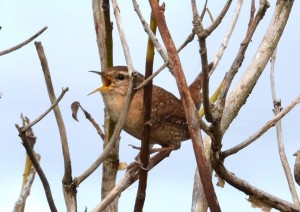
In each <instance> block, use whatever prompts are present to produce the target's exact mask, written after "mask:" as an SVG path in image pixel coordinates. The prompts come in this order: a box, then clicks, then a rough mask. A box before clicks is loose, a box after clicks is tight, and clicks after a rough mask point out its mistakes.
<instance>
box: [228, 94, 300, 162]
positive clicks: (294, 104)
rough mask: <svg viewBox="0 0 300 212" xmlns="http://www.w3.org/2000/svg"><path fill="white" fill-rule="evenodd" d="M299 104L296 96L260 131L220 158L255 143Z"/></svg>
mask: <svg viewBox="0 0 300 212" xmlns="http://www.w3.org/2000/svg"><path fill="white" fill-rule="evenodd" d="M299 102H300V95H299V96H297V98H295V99H294V100H293V101H292V102H291V103H290V104H289V105H288V106H287V107H286V108H284V109H283V110H281V111H280V113H278V114H277V115H276V116H275V117H274V118H273V119H271V120H270V121H268V122H267V123H266V124H265V125H264V126H263V127H262V128H261V129H260V130H258V131H257V132H256V133H254V134H253V135H252V136H250V137H249V138H248V139H246V140H245V141H243V142H242V143H240V144H238V145H237V146H235V147H233V148H231V149H228V150H226V151H224V152H223V153H222V157H223V158H226V157H228V156H229V155H232V154H235V153H237V152H238V151H240V150H241V149H243V148H245V147H247V146H248V145H250V144H251V143H253V142H254V141H256V140H257V139H258V138H259V137H260V136H262V135H263V134H264V133H265V132H267V131H268V130H269V129H270V128H271V127H274V126H275V124H276V123H277V122H278V121H279V120H280V119H282V118H283V117H284V116H285V115H286V114H287V113H288V112H290V111H291V110H292V109H293V108H294V107H295V106H296V105H297V104H298V103H299Z"/></svg>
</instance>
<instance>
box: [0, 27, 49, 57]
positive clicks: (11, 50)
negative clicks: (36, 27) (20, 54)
mask: <svg viewBox="0 0 300 212" xmlns="http://www.w3.org/2000/svg"><path fill="white" fill-rule="evenodd" d="M46 29H48V27H44V28H43V29H41V30H40V31H38V32H37V33H36V34H34V35H33V36H32V37H30V38H28V39H27V40H25V41H24V42H22V43H20V44H18V45H16V46H14V47H12V48H10V49H6V50H4V51H1V52H0V56H2V55H5V54H8V53H11V52H13V51H16V50H18V49H20V48H22V47H23V46H25V45H26V44H28V43H30V42H31V41H33V40H34V39H36V38H37V37H38V36H40V35H41V34H42V33H43V32H44V31H45V30H46Z"/></svg>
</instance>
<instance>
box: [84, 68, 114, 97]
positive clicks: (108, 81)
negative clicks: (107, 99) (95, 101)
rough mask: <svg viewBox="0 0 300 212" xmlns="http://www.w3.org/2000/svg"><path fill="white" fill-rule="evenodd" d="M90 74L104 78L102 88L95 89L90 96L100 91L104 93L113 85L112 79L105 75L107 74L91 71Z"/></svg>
mask: <svg viewBox="0 0 300 212" xmlns="http://www.w3.org/2000/svg"><path fill="white" fill-rule="evenodd" d="M90 72H92V73H95V74H99V75H100V76H101V78H102V82H103V85H102V86H101V87H99V88H97V89H95V90H94V91H92V92H91V93H89V94H88V96H89V95H91V94H93V93H96V92H98V91H99V92H103V91H105V90H107V89H108V88H109V86H110V85H111V79H110V78H109V77H108V76H107V75H106V74H105V72H99V71H90Z"/></svg>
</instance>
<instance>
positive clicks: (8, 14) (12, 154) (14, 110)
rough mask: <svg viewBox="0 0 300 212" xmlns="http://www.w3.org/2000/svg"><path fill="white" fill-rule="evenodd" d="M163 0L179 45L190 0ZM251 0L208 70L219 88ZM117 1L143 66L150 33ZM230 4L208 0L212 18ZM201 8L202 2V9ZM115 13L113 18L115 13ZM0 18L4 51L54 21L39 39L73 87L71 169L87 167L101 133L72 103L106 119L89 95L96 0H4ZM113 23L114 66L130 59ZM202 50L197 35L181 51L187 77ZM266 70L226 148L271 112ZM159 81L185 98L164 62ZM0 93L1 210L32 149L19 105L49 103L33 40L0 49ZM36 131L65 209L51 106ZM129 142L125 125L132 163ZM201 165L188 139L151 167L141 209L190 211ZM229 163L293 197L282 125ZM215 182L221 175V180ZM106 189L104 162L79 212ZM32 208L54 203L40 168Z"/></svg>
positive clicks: (287, 88)
mask: <svg viewBox="0 0 300 212" xmlns="http://www.w3.org/2000/svg"><path fill="white" fill-rule="evenodd" d="M143 2H144V1H143ZM165 2H166V12H165V13H166V17H167V23H168V26H169V29H170V31H171V34H172V36H173V39H174V41H175V43H176V45H177V46H179V45H180V44H181V43H182V42H183V41H184V40H185V39H186V37H187V36H188V35H189V34H190V32H191V29H192V13H191V6H190V1H186V2H184V3H182V1H180V2H179V1H171V0H166V1H165ZM222 2H225V1H222ZM249 2H250V1H249ZM249 2H248V1H245V2H244V5H243V8H242V12H241V17H240V19H239V22H238V25H237V27H236V30H235V32H234V34H233V36H232V39H231V41H230V43H229V46H228V48H227V50H226V52H225V55H224V57H223V59H222V61H221V63H220V64H219V66H218V68H217V70H216V72H215V74H214V75H213V76H212V78H211V90H212V91H213V90H214V89H215V88H216V87H217V86H218V84H219V83H220V82H221V80H222V77H223V76H224V74H225V72H226V71H227V70H228V69H229V68H230V66H231V63H232V61H233V59H234V56H235V55H236V53H237V50H238V48H239V45H240V43H241V41H242V39H243V37H244V34H245V31H246V28H247V24H248V17H249ZM275 2H276V1H272V0H271V1H270V4H271V7H270V8H269V9H268V11H267V14H266V16H265V18H264V19H263V20H262V22H261V24H260V25H259V27H258V29H257V31H256V33H255V35H254V37H253V39H252V42H251V44H250V47H249V49H248V52H247V54H246V58H245V60H244V63H243V66H242V67H241V69H240V71H239V73H238V74H237V76H236V79H235V81H234V85H233V86H232V87H234V86H235V85H236V83H237V81H238V79H240V77H241V76H242V73H243V71H244V70H245V69H246V68H247V66H248V64H249V61H250V60H251V58H252V57H253V55H254V53H255V51H256V49H257V47H258V45H259V44H260V41H261V39H262V37H263V35H264V32H265V30H266V28H267V26H268V24H269V22H270V19H271V16H272V14H273V10H274V8H275ZM139 3H140V8H141V10H142V12H143V14H144V17H145V18H146V20H148V19H149V13H150V10H149V5H148V3H147V2H145V3H142V1H139ZM119 4H120V9H121V16H122V21H123V25H124V29H125V33H126V37H127V40H128V44H129V47H130V51H131V56H132V60H133V64H134V67H135V69H137V70H140V71H141V72H143V70H144V65H145V52H146V44H147V36H146V34H145V32H144V30H143V28H142V26H141V24H140V22H139V19H138V17H137V15H136V13H135V12H134V10H133V7H132V3H131V1H120V2H119ZM223 4H224V3H222V4H221V3H220V2H218V3H214V2H213V1H212V2H211V3H209V8H210V10H211V11H212V13H213V15H214V17H216V16H217V14H218V13H219V11H220V10H221V9H222V7H223ZM235 4H236V1H234V3H233V4H232V6H231V8H230V10H229V12H228V14H227V16H226V17H225V18H224V20H223V22H222V24H221V26H220V27H219V28H218V29H217V30H216V31H215V32H214V33H213V34H212V35H211V36H210V37H209V38H208V40H207V48H208V55H209V60H210V61H211V60H213V58H214V55H215V54H216V52H217V50H218V48H219V46H220V44H221V42H222V41H223V37H224V35H225V32H226V29H227V26H228V24H229V20H230V19H231V17H232V13H233V11H234V8H235ZM257 7H258V5H257ZM201 8H202V7H201V6H200V5H199V10H201ZM299 10H300V4H299V2H298V1H295V3H294V8H293V11H292V13H291V15H290V19H289V23H288V24H287V27H286V30H285V32H284V34H283V37H282V39H281V42H280V44H279V46H278V51H277V61H276V73H275V77H276V89H277V96H278V98H280V99H281V100H282V105H283V107H285V106H286V105H287V104H289V103H290V102H291V101H292V100H293V99H294V98H295V97H296V96H297V95H299V90H300V84H299V78H300V76H299V71H298V69H299V64H298V63H299V59H300V56H299V52H298V51H299V48H300V42H299V37H300V31H299V20H300V14H299ZM111 17H112V20H113V21H114V16H113V15H112V16H111ZM114 22H115V21H114ZM209 23H210V22H209V21H208V19H206V21H205V26H208V24H209ZM0 26H2V29H1V31H0V51H2V50H4V49H7V48H10V47H12V46H14V45H16V44H19V43H20V42H22V41H24V40H25V39H27V38H29V37H30V36H32V35H33V34H34V33H36V32H37V31H38V30H40V29H41V28H42V27H44V26H48V29H47V30H46V32H44V33H43V34H42V35H41V36H40V37H38V39H37V40H39V41H41V42H42V44H43V46H44V50H45V52H46V56H47V59H48V63H49V66H50V70H51V75H52V80H53V83H54V87H55V91H56V95H57V96H58V95H59V94H60V92H61V88H62V87H69V89H70V91H69V92H67V94H66V95H65V97H64V98H63V100H62V101H61V103H60V108H61V110H62V115H63V117H64V121H65V125H66V128H67V133H68V141H69V147H70V153H71V159H72V168H73V176H74V177H76V176H78V175H80V174H81V173H82V172H83V171H85V170H86V168H87V167H89V165H90V164H91V163H92V162H93V161H94V160H95V159H96V158H97V157H98V155H99V154H100V153H101V151H102V141H101V139H99V137H98V135H97V133H96V131H95V129H94V128H93V127H92V126H91V125H90V123H89V122H88V121H87V120H85V118H84V116H83V115H82V114H81V113H80V114H79V119H80V122H79V123H78V122H75V121H74V120H73V119H72V117H71V110H70V105H71V103H72V102H73V101H80V102H81V104H82V106H83V107H84V108H85V109H86V110H87V111H89V112H90V113H91V114H92V116H93V117H94V118H95V120H96V121H97V122H98V123H99V124H102V123H103V108H104V105H103V102H102V98H101V96H100V94H94V95H91V96H87V94H88V93H89V92H91V91H92V90H94V89H95V88H96V87H99V86H100V84H101V81H100V79H99V78H98V77H96V76H95V75H93V74H90V73H88V71H89V70H100V62H99V54H98V49H97V43H96V37H95V30H94V21H93V14H92V3H91V1H78V0H76V1H71V0H67V1H49V0H40V1H37V0H36V1H34V0H27V1H25V0H19V1H16V0H12V1H1V2H0ZM114 26H115V27H114V28H115V29H114V64H115V65H120V64H125V60H124V56H123V51H122V48H121V44H120V42H119V37H118V34H117V28H116V25H115V23H114ZM198 49H199V47H198V42H197V40H196V39H195V40H194V41H193V42H192V43H191V44H189V46H188V47H187V48H186V49H184V50H183V51H182V53H181V54H180V56H181V59H182V65H183V68H184V70H185V72H186V77H187V81H188V83H190V82H191V81H192V80H193V79H194V77H195V76H196V75H197V74H198V73H199V71H200V67H201V63H200V56H199V53H198ZM156 57H157V59H156V61H155V69H156V68H158V67H159V66H160V65H161V64H162V62H161V61H162V60H161V59H160V58H159V54H158V53H157V54H156ZM269 69H270V67H269V65H268V66H267V69H266V70H265V72H264V73H263V74H262V76H261V78H260V80H259V81H258V83H257V85H256V88H255V89H254V90H253V92H252V94H251V96H250V98H249V99H248V101H247V105H246V106H245V107H244V108H243V109H242V110H241V111H240V113H239V117H238V118H236V120H234V122H233V124H232V125H231V127H230V128H229V130H228V132H227V133H226V134H225V137H224V140H223V142H224V143H223V148H224V150H225V149H228V148H229V147H232V146H234V145H235V144H238V143H240V142H241V141H243V140H245V139H246V138H248V137H249V136H250V135H252V134H253V133H254V132H256V131H257V130H258V129H260V128H261V126H263V125H264V123H265V122H267V121H268V120H270V119H271V118H272V117H273V113H272V107H273V105H272V99H271V90H270V80H269ZM154 83H155V84H157V85H160V86H162V87H164V88H166V89H168V90H169V91H172V92H173V93H174V94H176V95H177V96H178V91H177V88H176V84H175V80H174V79H173V77H172V76H171V75H170V74H169V73H168V71H167V70H165V71H164V72H163V73H162V74H161V75H159V76H158V77H157V78H156V79H155V81H154ZM0 92H3V96H2V98H1V99H0V120H1V121H0V134H1V138H0V142H1V148H0V169H1V175H0V188H1V192H0V200H1V201H0V211H11V210H12V208H13V206H14V203H15V201H16V200H17V198H18V195H19V192H20V188H21V181H22V174H23V168H24V160H25V150H24V148H23V146H22V144H21V141H20V139H19V137H18V132H17V130H16V128H15V124H16V123H18V124H21V120H20V118H19V117H20V114H21V113H23V114H24V115H26V116H28V117H29V118H30V119H31V120H33V119H35V118H36V117H37V116H39V115H40V114H41V113H42V112H44V111H45V110H46V109H47V108H48V107H49V106H50V101H49V98H48V94H47V90H46V86H45V82H44V78H43V74H42V69H41V66H40V61H39V59H38V56H37V53H36V49H35V46H34V44H33V43H30V44H29V45H26V46H25V47H23V48H22V49H20V50H18V51H15V52H13V53H11V54H8V55H5V56H2V57H0ZM299 113H300V109H299V107H296V108H295V110H293V111H292V112H290V114H288V115H287V116H286V117H285V118H284V119H283V133H284V140H285V145H286V146H285V147H286V153H287V156H288V159H289V162H290V165H292V166H293V165H294V157H293V156H292V155H293V153H294V152H296V151H297V149H298V148H299V146H300V145H299V139H300V136H299V133H298V132H299V127H300V124H299V121H298V120H299ZM33 130H34V133H35V135H36V136H37V143H36V145H35V150H36V152H38V153H39V154H40V155H41V157H42V158H41V166H42V168H43V169H44V171H45V173H46V175H47V177H48V180H49V183H50V185H51V189H52V193H53V196H54V200H55V202H56V206H57V208H58V210H59V211H65V203H64V198H63V194H62V188H61V179H62V176H63V161H62V152H61V146H60V140H59V134H58V130H57V126H56V122H55V119H54V115H53V113H50V114H49V115H48V116H47V117H45V118H44V119H43V120H42V121H41V122H40V123H38V124H37V125H35V126H34V128H33ZM128 144H134V145H139V141H137V140H135V139H134V138H133V137H131V136H129V135H127V134H126V133H123V134H122V141H121V147H120V160H121V161H124V162H127V163H130V162H132V161H133V159H134V157H135V155H136V154H137V151H136V150H133V149H132V148H131V147H128ZM195 166H196V164H195V160H194V154H193V149H192V145H191V142H190V141H187V142H184V143H182V147H181V149H180V150H178V151H175V152H173V153H172V154H171V156H170V157H169V158H167V159H166V160H164V161H163V162H162V163H161V164H159V165H158V166H157V167H155V168H154V169H153V170H152V171H151V172H150V173H149V181H148V189H147V198H146V202H145V207H144V211H145V212H151V211H174V212H181V211H190V208H191V200H192V189H193V179H194V172H195ZM226 167H227V168H228V169H229V170H230V171H232V172H233V173H235V174H236V175H237V176H238V177H241V178H242V179H244V180H246V181H248V182H249V183H251V184H252V185H255V186H257V187H258V188H261V189H263V190H265V191H267V192H269V193H271V194H273V195H276V196H278V197H280V198H283V199H285V200H287V201H291V196H290V193H289V190H288V186H287V183H286V180H285V176H284V173H283V170H282V168H281V164H280V160H279V156H278V153H277V141H276V134H275V129H271V130H270V131H269V132H267V133H266V134H265V135H264V136H262V137H261V139H260V140H259V141H258V142H256V143H254V144H253V145H251V146H250V147H248V148H247V149H245V150H243V151H241V152H240V153H238V154H236V155H234V156H232V157H230V158H229V159H227V160H226ZM292 169H293V167H292ZM123 174H124V172H120V173H119V178H120V177H122V175H123ZM215 182H216V179H214V183H215ZM100 189H101V168H100V169H98V170H97V171H96V172H95V173H94V174H93V175H92V176H90V177H89V178H88V179H87V180H86V181H84V182H83V183H82V184H81V185H80V187H79V188H78V211H83V210H84V208H85V207H86V206H87V208H88V211H90V210H91V209H92V208H94V207H95V206H96V205H97V204H98V203H99V200H100ZM136 189H137V184H134V185H132V186H131V187H129V189H127V190H126V191H125V192H123V193H122V196H121V198H120V204H119V209H120V210H119V211H120V212H125V211H132V210H133V207H134V201H135V195H136ZM215 189H216V192H217V195H218V198H219V202H220V205H221V208H222V210H223V211H240V209H243V211H260V210H258V209H253V208H251V206H250V204H249V203H248V202H247V201H246V200H245V199H246V198H247V196H246V195H245V194H244V193H242V192H239V191H238V190H236V189H235V188H233V187H231V186H230V185H228V184H226V185H225V188H224V189H221V188H219V187H215ZM297 189H298V188H297ZM298 190H299V189H298ZM26 211H49V208H48V204H47V201H46V198H45V195H44V190H43V187H42V184H41V183H40V180H39V178H38V176H36V179H35V182H34V184H33V186H32V189H31V195H30V197H29V198H28V200H27V205H26Z"/></svg>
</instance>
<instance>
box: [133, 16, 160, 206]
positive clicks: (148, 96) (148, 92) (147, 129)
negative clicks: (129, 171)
mask: <svg viewBox="0 0 300 212" xmlns="http://www.w3.org/2000/svg"><path fill="white" fill-rule="evenodd" d="M150 28H151V30H152V31H153V33H154V34H155V33H156V22H155V20H154V18H153V16H152V15H151V19H150ZM153 62H154V44H153V42H152V41H151V38H150V37H149V38H148V47H147V54H146V67H145V69H146V70H145V79H147V78H149V77H150V76H151V75H152V72H153ZM151 103H152V80H150V81H149V82H148V83H147V84H146V85H145V87H144V96H143V104H144V123H145V126H144V132H143V138H142V144H141V151H140V160H141V163H142V167H141V168H140V176H139V187H138V191H137V195H136V200H135V206H134V211H136V212H137V211H143V206H144V202H145V199H146V188H147V179H148V165H149V154H150V150H149V144H150V133H151V125H150V124H148V123H149V122H150V121H151V106H152V104H151Z"/></svg>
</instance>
